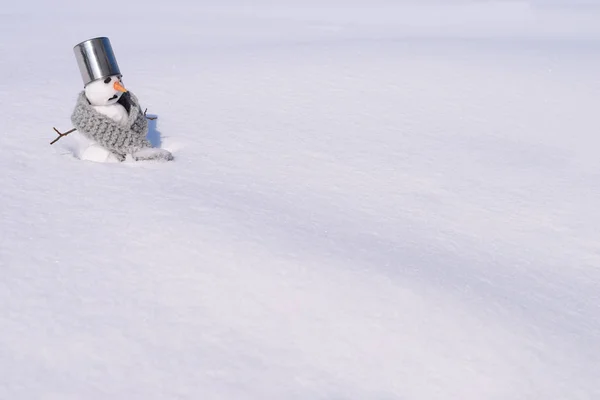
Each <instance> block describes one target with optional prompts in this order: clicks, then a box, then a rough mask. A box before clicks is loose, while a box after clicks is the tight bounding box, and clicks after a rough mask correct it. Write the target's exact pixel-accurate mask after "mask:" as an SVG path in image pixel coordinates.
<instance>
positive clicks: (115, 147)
mask: <svg viewBox="0 0 600 400" xmlns="http://www.w3.org/2000/svg"><path fill="white" fill-rule="evenodd" d="M119 103H120V104H122V105H123V106H124V107H125V109H126V110H127V112H128V113H129V118H128V120H127V124H126V126H123V125H119V124H118V123H116V122H115V121H113V120H112V119H110V118H109V117H107V116H106V115H103V114H100V113H99V112H98V111H96V110H95V109H94V108H93V107H92V106H91V105H90V103H89V101H88V99H87V98H86V97H85V92H81V93H79V96H78V97H77V103H76V104H75V109H74V110H73V114H71V122H72V123H73V126H74V127H75V128H77V130H78V131H79V132H80V133H82V134H83V135H84V136H86V137H88V138H89V139H91V140H93V141H94V142H96V143H98V144H99V145H101V146H103V147H105V148H106V149H108V150H109V151H111V152H112V153H114V154H115V155H116V156H117V158H118V159H119V160H121V161H122V160H124V159H125V155H126V154H131V153H133V152H135V151H137V150H140V149H143V148H147V147H152V145H151V144H150V142H149V141H148V139H146V135H147V134H148V121H147V120H146V116H145V115H144V113H143V112H142V109H141V108H140V106H139V103H138V100H137V98H136V97H135V96H134V95H133V93H131V92H126V93H123V95H122V96H121V98H120V99H119Z"/></svg>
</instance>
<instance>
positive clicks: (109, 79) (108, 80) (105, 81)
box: [104, 77, 112, 83]
mask: <svg viewBox="0 0 600 400" xmlns="http://www.w3.org/2000/svg"><path fill="white" fill-rule="evenodd" d="M111 80H112V79H111V78H110V77H108V78H106V79H105V80H104V83H110V81H111Z"/></svg>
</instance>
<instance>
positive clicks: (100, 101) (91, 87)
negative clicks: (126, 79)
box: [85, 75, 127, 106]
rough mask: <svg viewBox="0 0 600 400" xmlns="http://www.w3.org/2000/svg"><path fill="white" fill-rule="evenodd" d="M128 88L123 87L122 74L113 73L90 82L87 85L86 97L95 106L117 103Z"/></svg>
mask: <svg viewBox="0 0 600 400" xmlns="http://www.w3.org/2000/svg"><path fill="white" fill-rule="evenodd" d="M125 92H127V89H125V88H124V87H123V82H122V81H121V76H120V75H113V76H109V77H106V78H102V79H97V80H95V81H93V82H90V83H88V84H87V85H86V87H85V97H87V99H88V100H89V101H90V103H91V104H92V105H93V106H108V105H111V104H115V103H116V102H117V101H119V98H121V96H122V95H123V93H125Z"/></svg>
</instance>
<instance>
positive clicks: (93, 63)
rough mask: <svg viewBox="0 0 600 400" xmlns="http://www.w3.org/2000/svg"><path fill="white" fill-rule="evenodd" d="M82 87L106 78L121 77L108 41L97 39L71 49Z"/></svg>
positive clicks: (103, 38)
mask: <svg viewBox="0 0 600 400" xmlns="http://www.w3.org/2000/svg"><path fill="white" fill-rule="evenodd" d="M73 51H74V52H75V58H76V59H77V65H78V66H79V72H81V78H82V79H83V86H86V85H87V84H88V83H90V82H93V81H95V80H98V79H103V78H106V77H108V76H113V75H119V76H120V75H121V71H120V70H119V65H118V64H117V59H116V58H115V54H114V53H113V49H112V46H111V45H110V40H108V38H107V37H98V38H94V39H89V40H86V41H85V42H81V43H79V44H77V45H75V47H73Z"/></svg>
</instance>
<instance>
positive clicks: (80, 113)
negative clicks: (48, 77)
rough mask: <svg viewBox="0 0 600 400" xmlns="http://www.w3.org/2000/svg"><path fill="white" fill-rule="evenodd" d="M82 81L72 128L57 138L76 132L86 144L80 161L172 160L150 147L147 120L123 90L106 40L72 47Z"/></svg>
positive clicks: (117, 67) (91, 40)
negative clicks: (85, 139)
mask: <svg viewBox="0 0 600 400" xmlns="http://www.w3.org/2000/svg"><path fill="white" fill-rule="evenodd" d="M74 51H75V57H76V59H77V63H78V65H79V70H80V72H81V76H82V78H83V83H84V90H83V91H82V92H81V93H79V96H78V97H77V103H76V104H75V109H74V110H73V113H72V115H71V122H72V123H73V126H74V127H75V128H74V129H72V130H71V131H69V132H66V133H60V132H58V131H57V130H56V128H55V129H54V130H55V131H56V132H57V133H58V135H59V137H58V138H57V139H55V140H54V141H53V142H52V143H55V142H56V141H57V140H58V139H60V138H62V137H63V136H66V135H67V134H69V133H71V132H73V131H74V130H78V131H79V132H80V133H81V134H82V135H83V136H84V137H86V138H87V139H88V142H89V145H88V146H87V147H86V148H85V149H84V150H83V152H82V154H81V158H82V159H84V160H90V161H98V162H119V161H124V160H125V159H127V158H128V157H130V158H131V159H132V160H135V161H140V160H161V161H169V160H172V159H173V156H172V154H171V153H170V152H168V151H167V150H164V149H159V148H153V147H152V144H151V143H150V142H149V141H148V139H147V138H146V135H147V134H148V121H147V118H146V113H145V112H143V111H142V109H141V107H140V105H139V101H138V99H137V97H135V95H134V94H133V93H131V91H128V90H127V89H125V87H124V85H123V81H122V75H121V72H120V70H119V66H118V65H117V61H116V59H115V56H114V53H113V51H112V47H111V44H110V41H109V40H108V38H105V37H100V38H95V39H90V40H87V41H85V42H82V43H80V44H78V45H76V46H75V47H74Z"/></svg>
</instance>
